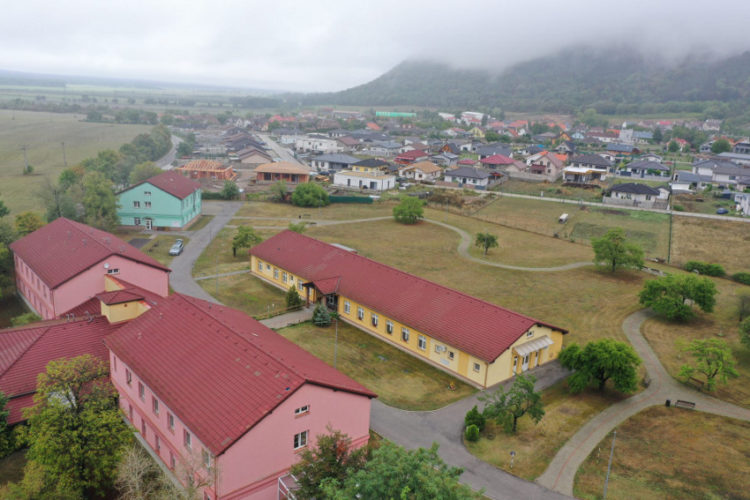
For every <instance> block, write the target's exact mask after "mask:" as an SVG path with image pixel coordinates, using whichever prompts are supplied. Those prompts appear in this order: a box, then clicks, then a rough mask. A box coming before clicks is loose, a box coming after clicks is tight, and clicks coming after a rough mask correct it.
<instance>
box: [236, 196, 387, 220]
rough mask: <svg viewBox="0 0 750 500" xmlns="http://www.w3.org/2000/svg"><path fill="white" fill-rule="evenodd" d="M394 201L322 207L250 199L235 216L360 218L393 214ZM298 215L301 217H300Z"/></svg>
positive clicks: (325, 218)
mask: <svg viewBox="0 0 750 500" xmlns="http://www.w3.org/2000/svg"><path fill="white" fill-rule="evenodd" d="M395 205H396V202H393V201H382V202H375V203H372V204H367V205H365V204H359V203H334V204H332V205H328V206H327V207H322V208H303V207H295V206H294V205H290V204H288V203H267V202H261V201H250V202H247V203H245V205H244V206H243V207H242V208H240V209H239V211H238V212H237V213H236V214H235V216H237V217H289V218H290V219H298V220H299V221H302V220H305V219H324V220H336V219H362V218H368V217H381V216H386V215H392V214H393V207H394V206H395ZM300 215H301V216H302V218H300ZM266 224H268V222H266Z"/></svg>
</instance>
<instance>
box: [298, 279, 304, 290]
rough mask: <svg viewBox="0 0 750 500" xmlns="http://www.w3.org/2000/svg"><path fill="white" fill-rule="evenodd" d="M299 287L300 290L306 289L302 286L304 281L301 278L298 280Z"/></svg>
mask: <svg viewBox="0 0 750 500" xmlns="http://www.w3.org/2000/svg"><path fill="white" fill-rule="evenodd" d="M297 287H298V288H299V291H300V292H301V291H302V290H304V289H305V287H304V286H302V281H301V280H300V281H298V282H297Z"/></svg>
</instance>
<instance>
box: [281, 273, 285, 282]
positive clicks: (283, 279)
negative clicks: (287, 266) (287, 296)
mask: <svg viewBox="0 0 750 500" xmlns="http://www.w3.org/2000/svg"><path fill="white" fill-rule="evenodd" d="M281 281H283V282H284V283H286V273H281Z"/></svg>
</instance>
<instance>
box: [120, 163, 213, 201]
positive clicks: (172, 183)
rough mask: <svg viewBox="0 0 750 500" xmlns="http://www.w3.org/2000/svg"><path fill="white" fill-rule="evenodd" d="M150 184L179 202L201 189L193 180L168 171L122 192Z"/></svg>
mask: <svg viewBox="0 0 750 500" xmlns="http://www.w3.org/2000/svg"><path fill="white" fill-rule="evenodd" d="M145 183H148V184H151V185H152V186H155V187H158V188H159V189H161V190H162V191H164V192H166V193H169V194H171V195H172V196H174V197H176V198H179V199H181V200H184V199H185V198H187V197H188V196H190V195H191V194H193V193H194V192H196V191H197V190H199V189H200V188H201V185H200V183H198V182H195V181H193V180H190V179H188V178H187V177H185V176H184V175H182V174H180V173H178V172H176V171H174V170H168V171H166V172H164V173H162V174H159V175H156V176H154V177H151V178H150V179H146V180H145V181H142V182H139V183H138V184H135V185H133V186H130V187H129V188H127V189H124V190H123V191H120V192H121V193H122V192H125V191H129V190H131V189H133V188H134V187H136V186H140V185H141V184H145ZM118 194H119V193H118Z"/></svg>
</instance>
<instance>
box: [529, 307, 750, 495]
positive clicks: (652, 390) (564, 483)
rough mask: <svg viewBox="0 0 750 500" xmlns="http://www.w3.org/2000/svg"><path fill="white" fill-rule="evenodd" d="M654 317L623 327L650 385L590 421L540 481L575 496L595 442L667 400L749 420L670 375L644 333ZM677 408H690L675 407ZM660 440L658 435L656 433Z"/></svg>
mask: <svg viewBox="0 0 750 500" xmlns="http://www.w3.org/2000/svg"><path fill="white" fill-rule="evenodd" d="M650 316H651V312H650V311H648V310H641V311H638V312H635V313H633V314H631V315H630V316H628V317H627V318H626V319H625V321H624V322H623V324H622V329H623V331H624V332H625V335H627V337H628V340H630V343H631V344H632V345H633V348H634V349H635V350H636V352H637V353H638V355H639V356H640V357H641V359H642V360H643V363H644V365H645V367H646V370H647V371H648V374H649V376H650V377H651V384H650V385H649V386H648V388H647V389H646V390H644V391H642V392H640V393H638V394H636V395H635V396H633V397H631V398H628V399H626V400H624V401H620V402H619V403H615V404H614V405H612V406H610V407H609V408H607V409H606V410H604V411H603V412H602V413H600V414H599V415H597V416H595V417H594V418H592V419H591V420H589V421H588V422H587V423H586V425H584V426H583V427H582V428H581V429H580V430H579V431H578V432H577V433H576V434H575V435H573V437H571V438H570V439H569V440H568V442H567V443H565V445H563V447H562V448H561V449H560V451H559V452H558V453H557V455H555V458H554V459H553V460H552V462H551V463H550V465H549V467H547V470H546V471H544V474H542V475H541V476H539V478H538V479H537V482H538V483H539V484H541V485H543V486H546V487H547V488H550V489H552V490H555V491H558V492H560V493H563V494H565V495H571V496H572V495H573V482H574V480H575V475H576V472H577V471H578V468H579V467H580V466H581V464H582V463H583V461H584V460H586V457H588V456H589V454H590V453H591V452H592V451H594V448H596V445H597V444H599V442H600V441H601V440H602V439H604V438H605V437H606V436H607V435H608V434H609V433H610V432H611V431H612V429H614V428H615V427H617V425H619V424H620V423H621V422H623V421H624V420H625V419H627V418H628V417H631V416H633V415H635V414H636V413H638V412H640V411H641V410H644V409H645V408H648V407H650V406H655V405H662V404H664V403H665V402H666V400H667V399H670V400H672V401H673V402H674V401H676V400H678V399H681V400H684V401H692V402H694V403H696V406H695V409H696V410H697V411H704V412H708V413H715V414H717V415H723V416H726V417H732V418H738V419H742V420H750V410H748V409H745V408H740V407H738V406H735V405H732V404H730V403H726V402H724V401H720V400H718V399H716V398H712V397H710V396H707V395H705V394H703V393H700V392H698V391H697V390H693V389H690V388H689V387H687V386H685V385H683V384H681V383H679V382H677V381H676V380H675V379H674V378H672V376H671V375H669V374H668V373H667V372H666V370H665V369H664V367H663V366H662V364H661V363H660V362H659V359H658V358H657V357H656V354H655V353H654V351H653V350H652V349H651V346H650V345H649V344H648V342H647V341H646V339H645V338H644V337H643V335H642V334H641V325H643V322H644V321H646V320H647V319H648V318H649V317H650ZM674 411H690V410H681V409H675V410H674ZM655 439H658V436H655Z"/></svg>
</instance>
